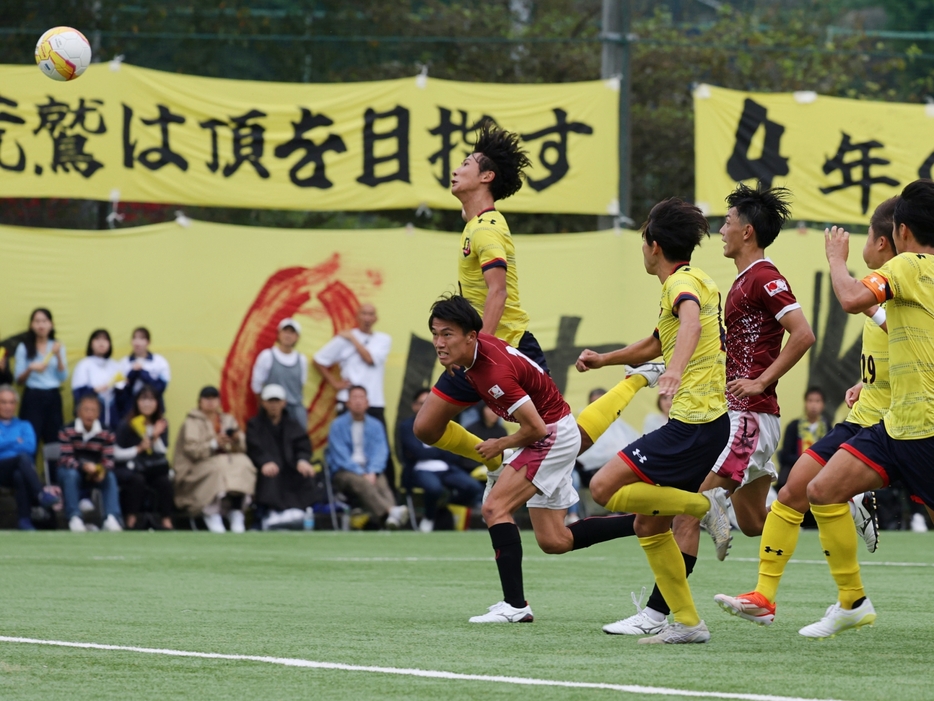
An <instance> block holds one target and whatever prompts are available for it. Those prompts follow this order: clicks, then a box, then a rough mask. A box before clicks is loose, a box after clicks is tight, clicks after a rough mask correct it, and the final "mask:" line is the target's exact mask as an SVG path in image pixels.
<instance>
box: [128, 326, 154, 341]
mask: <svg viewBox="0 0 934 701" xmlns="http://www.w3.org/2000/svg"><path fill="white" fill-rule="evenodd" d="M136 334H140V335H141V336H142V337H143V338H145V339H146V340H147V341H152V338H151V337H150V336H149V329H147V328H146V327H145V326H137V327H136V328H135V329H133V333H131V334H130V338H133V337H134V336H135V335H136Z"/></svg>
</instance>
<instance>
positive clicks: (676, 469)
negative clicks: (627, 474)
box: [619, 414, 731, 492]
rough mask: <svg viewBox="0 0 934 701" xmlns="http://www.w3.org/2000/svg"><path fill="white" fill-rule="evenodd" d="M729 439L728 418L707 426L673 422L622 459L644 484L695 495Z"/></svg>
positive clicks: (634, 444) (625, 451) (622, 453)
mask: <svg viewBox="0 0 934 701" xmlns="http://www.w3.org/2000/svg"><path fill="white" fill-rule="evenodd" d="M730 438H731V435H730V417H729V415H728V414H723V416H720V417H718V418H716V419H714V420H713V421H710V422H708V423H705V424H686V423H683V422H682V421H678V420H677V419H671V420H670V421H669V422H668V423H666V424H665V425H664V426H662V427H661V428H659V429H657V430H655V431H652V432H651V433H647V434H646V435H644V436H642V438H639V439H637V440H635V441H633V442H632V443H630V444H629V445H627V446H626V447H625V448H623V449H622V450H621V451H619V456H620V457H621V458H622V459H623V460H625V461H626V463H627V464H628V465H629V467H631V468H632V471H633V472H635V473H636V475H638V476H639V478H640V479H641V480H642V481H643V482H648V483H649V484H659V485H661V486H663V487H677V488H678V489H684V490H685V491H688V492H696V491H697V489H698V488H699V487H700V486H701V484H702V483H703V481H704V479H705V478H706V477H707V473H708V472H710V470H711V469H712V468H713V466H714V465H715V464H716V462H717V458H719V457H720V453H722V452H723V449H724V448H726V447H727V444H728V443H729V442H730Z"/></svg>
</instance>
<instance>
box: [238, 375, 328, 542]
mask: <svg viewBox="0 0 934 701" xmlns="http://www.w3.org/2000/svg"><path fill="white" fill-rule="evenodd" d="M287 395H288V392H287V391H286V389H285V388H284V387H282V386H281V385H275V384H270V385H266V386H265V387H263V391H262V394H261V395H260V399H261V401H262V404H261V406H260V410H259V414H257V415H256V416H254V417H253V418H252V419H250V421H249V422H248V423H247V427H246V450H247V455H249V456H250V460H252V461H253V465H254V466H255V467H256V469H257V470H259V472H258V474H257V475H256V503H257V504H259V505H260V506H262V507H265V508H266V509H268V510H269V513H268V514H266V516H265V518H264V519H263V530H267V529H268V528H269V527H270V526H277V525H283V524H285V523H291V522H294V521H301V520H302V518H303V515H304V511H305V509H307V508H308V507H309V506H311V505H312V504H313V503H314V501H315V496H316V489H315V480H314V475H315V468H314V467H312V465H311V463H310V462H308V461H309V460H310V459H311V441H310V440H309V439H308V432H307V431H306V430H305V428H304V427H302V426H300V425H299V424H298V422H297V421H296V420H295V419H294V418H293V416H292V414H291V413H290V412H289V411H287V410H286V406H287V405H286V401H287V399H286V398H287Z"/></svg>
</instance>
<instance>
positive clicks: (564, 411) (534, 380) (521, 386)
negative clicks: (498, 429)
mask: <svg viewBox="0 0 934 701" xmlns="http://www.w3.org/2000/svg"><path fill="white" fill-rule="evenodd" d="M464 374H465V375H466V377H467V380H468V381H469V382H470V384H472V385H473V387H474V389H475V390H477V394H479V395H480V396H481V397H482V398H483V401H484V402H486V405H487V406H488V407H490V408H491V409H492V410H493V411H494V412H496V414H497V415H498V416H501V417H503V418H504V419H506V421H512V422H513V423H519V422H518V421H516V418H515V417H514V416H513V412H514V411H515V410H516V409H518V408H519V407H520V406H522V405H523V404H525V403H526V402H528V401H531V402H532V405H533V406H534V407H535V409H536V410H537V411H538V414H539V416H541V417H542V420H544V422H545V423H546V424H553V423H557V422H558V421H559V420H560V419H563V418H564V417H565V416H567V415H568V414H570V413H571V407H569V406H568V404H567V402H566V401H564V397H562V396H561V392H559V391H558V387H557V386H556V385H555V382H554V380H552V379H551V376H550V375H549V374H548V373H546V372H545V371H544V370H542V368H541V367H539V366H538V365H537V364H536V363H535V362H534V361H532V360H530V359H529V358H528V357H527V356H525V355H523V354H522V353H521V352H520V351H517V350H516V349H515V348H513V347H512V346H510V345H509V344H508V343H506V342H505V341H501V340H499V339H498V338H496V337H495V336H490V335H489V334H485V333H481V334H479V335H478V342H477V354H476V356H475V357H474V361H473V365H471V366H470V367H469V368H467V369H466V370H465V372H464Z"/></svg>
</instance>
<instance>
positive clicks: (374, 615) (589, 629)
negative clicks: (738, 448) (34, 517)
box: [0, 531, 934, 701]
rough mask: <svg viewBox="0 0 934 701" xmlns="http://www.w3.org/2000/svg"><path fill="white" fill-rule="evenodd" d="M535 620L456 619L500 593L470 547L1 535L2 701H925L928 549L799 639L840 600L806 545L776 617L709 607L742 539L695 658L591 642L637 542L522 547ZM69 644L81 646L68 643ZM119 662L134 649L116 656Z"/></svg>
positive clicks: (891, 547)
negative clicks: (847, 621) (861, 615)
mask: <svg viewBox="0 0 934 701" xmlns="http://www.w3.org/2000/svg"><path fill="white" fill-rule="evenodd" d="M523 541H524V546H525V553H526V566H525V578H526V591H527V596H528V597H529V603H530V604H531V605H532V608H533V610H534V612H535V616H536V620H535V622H534V623H532V624H527V625H471V624H469V623H467V618H468V617H469V616H471V615H475V614H477V613H480V612H482V611H484V610H485V609H486V607H487V606H488V605H490V604H492V603H494V602H495V601H497V600H498V595H499V587H498V582H497V578H496V572H495V567H494V565H493V563H492V557H491V553H490V550H489V547H490V546H489V539H488V537H487V535H486V533H484V532H479V531H478V532H468V533H435V534H431V535H423V534H416V533H409V532H398V533H392V534H383V533H352V534H344V533H331V532H321V533H314V534H305V533H284V534H271V533H248V534H246V535H245V536H241V537H231V536H227V537H217V536H212V535H210V534H205V533H124V534H120V535H119V536H118V537H113V536H111V535H110V534H88V535H86V536H78V537H76V536H75V535H73V534H70V533H32V534H18V533H13V532H3V533H2V534H0V561H2V564H0V591H2V592H3V600H4V606H3V611H4V613H3V624H2V626H0V698H3V699H50V698H54V699H110V698H121V699H126V698H140V699H149V698H153V699H154V698H197V699H221V698H251V699H286V698H308V699H317V698H329V699H394V698H399V699H403V698H404V699H437V698H445V697H448V698H455V697H458V698H465V699H474V698H481V697H488V698H489V697H493V698H497V699H510V698H528V697H529V695H534V697H535V698H536V701H540V700H544V699H569V698H573V699H604V698H607V699H608V698H623V699H626V698H632V699H639V698H652V699H659V700H661V699H689V698H714V699H716V698H724V699H750V700H762V701H765V700H766V699H776V700H777V699H839V700H841V701H871V700H873V699H885V700H886V701H889V700H892V699H925V698H934V692H932V690H931V688H930V685H929V682H928V681H927V678H928V677H929V672H930V661H931V652H930V651H931V643H932V641H934V635H932V634H931V630H932V629H931V618H932V616H931V614H932V610H934V605H932V604H931V603H930V602H931V601H932V599H934V539H931V538H930V537H929V536H925V535H919V534H914V533H891V532H886V533H883V538H882V542H881V545H880V549H879V551H878V552H877V553H876V554H875V555H869V554H867V553H863V554H862V555H861V558H862V561H863V562H864V563H865V564H866V565H867V566H865V567H864V568H863V577H864V581H865V583H866V588H867V592H868V594H869V596H870V597H871V599H872V600H873V603H874V604H875V606H876V609H877V610H878V613H879V619H878V622H877V624H876V626H875V627H874V628H866V629H863V630H860V631H855V632H853V631H848V632H846V633H843V634H841V635H840V636H838V637H836V638H833V639H829V640H824V641H815V640H807V639H804V638H802V637H801V636H799V635H798V633H797V630H798V628H799V627H801V626H803V625H806V624H808V623H811V622H813V621H815V620H817V619H818V618H820V617H821V615H822V614H823V612H824V609H825V608H826V607H827V606H828V605H829V604H831V603H833V601H832V597H833V596H834V593H835V588H834V586H833V583H832V581H831V579H830V575H829V573H828V570H827V566H826V564H825V563H824V561H823V557H822V556H821V552H820V547H819V543H818V540H817V533H816V531H806V532H804V533H803V535H802V538H801V542H800V544H799V546H798V550H797V553H796V559H795V560H793V561H792V565H791V566H790V567H789V571H788V574H787V576H786V577H785V579H784V580H783V583H782V588H781V590H780V593H779V607H778V614H777V617H776V622H775V624H774V625H773V626H771V627H770V628H759V627H756V626H754V625H752V624H750V623H747V622H744V621H740V620H738V619H735V618H731V617H729V616H727V615H726V614H724V613H723V612H722V611H720V610H719V609H718V608H717V606H716V605H715V604H714V603H713V596H714V594H716V593H719V592H724V593H731V594H736V593H739V592H741V591H747V590H748V589H750V588H751V587H752V585H753V584H754V583H755V572H756V560H755V558H756V556H757V547H758V540H757V539H748V538H743V537H742V536H737V538H736V540H735V541H734V547H733V550H732V554H731V556H730V557H729V558H727V560H726V562H724V563H718V562H717V561H716V560H715V559H714V557H713V554H712V549H711V547H710V543H709V541H705V542H702V551H701V560H700V562H699V564H698V567H697V569H696V570H695V572H694V574H693V575H692V577H691V584H692V589H693V591H694V594H695V598H696V600H697V602H698V609H699V611H700V614H701V616H702V617H703V618H704V619H705V620H706V621H707V623H708V625H709V627H710V630H711V634H712V639H711V641H710V643H709V644H707V645H691V646H667V645H658V646H657V645H652V646H640V645H637V644H636V639H635V638H630V637H624V636H609V635H605V634H604V633H602V632H601V630H600V627H601V626H602V625H603V624H605V623H608V622H610V621H613V620H615V619H618V618H622V617H625V616H628V615H630V614H631V613H632V612H633V606H632V603H631V601H630V591H632V590H636V591H637V592H638V591H639V590H641V587H642V586H643V585H644V586H647V587H651V575H650V572H649V568H648V565H647V563H646V561H645V557H644V555H643V554H642V552H641V550H640V548H639V547H638V544H637V543H636V542H635V541H634V540H632V541H631V542H627V541H617V542H615V543H612V544H604V545H602V546H595V547H593V548H590V549H589V550H584V551H580V552H576V553H570V554H568V555H562V556H546V555H543V554H542V553H541V552H539V551H538V550H537V548H536V546H535V543H534V540H533V538H532V537H531V533H529V532H527V531H526V532H525V533H524V535H523ZM81 645H83V646H85V647H80V646H81ZM129 648H132V649H129Z"/></svg>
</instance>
